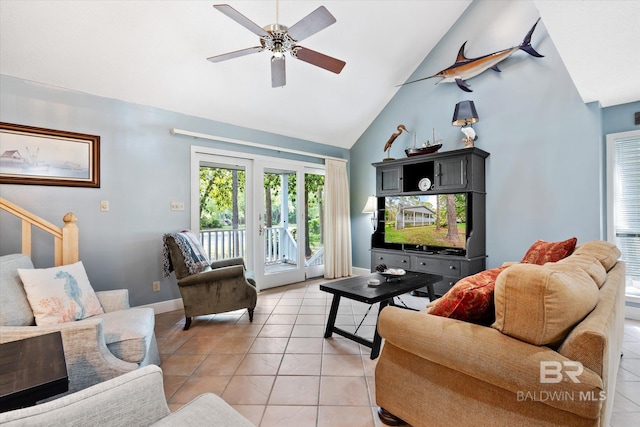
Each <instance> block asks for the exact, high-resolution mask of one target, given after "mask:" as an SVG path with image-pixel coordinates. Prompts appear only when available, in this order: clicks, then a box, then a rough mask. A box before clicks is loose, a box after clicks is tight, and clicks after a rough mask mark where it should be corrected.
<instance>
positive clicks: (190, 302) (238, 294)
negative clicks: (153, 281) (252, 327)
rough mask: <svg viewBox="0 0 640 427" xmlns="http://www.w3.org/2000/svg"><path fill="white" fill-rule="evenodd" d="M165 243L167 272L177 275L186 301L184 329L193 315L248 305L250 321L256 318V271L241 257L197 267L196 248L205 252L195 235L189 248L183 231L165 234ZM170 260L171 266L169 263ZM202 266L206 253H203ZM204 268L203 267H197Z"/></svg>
mask: <svg viewBox="0 0 640 427" xmlns="http://www.w3.org/2000/svg"><path fill="white" fill-rule="evenodd" d="M163 240H164V246H165V258H166V257H168V258H169V259H168V260H165V274H166V273H167V270H173V271H174V272H175V275H176V279H178V287H179V288H180V295H181V296H182V302H183V304H184V315H185V318H186V322H185V325H184V330H185V331H186V330H187V329H189V327H190V326H191V319H192V318H193V317H194V316H202V315H205V314H215V313H224V312H227V311H233V310H239V309H242V308H246V309H247V311H248V312H249V321H251V322H253V310H254V308H255V306H256V302H257V299H258V292H257V290H256V282H255V278H254V276H253V274H252V273H251V272H248V271H247V270H246V269H245V267H244V261H243V260H242V258H231V259H224V260H219V261H214V262H210V263H209V262H208V260H207V264H208V265H207V266H206V267H204V268H202V267H197V266H196V267H194V264H195V263H194V260H193V259H191V257H192V255H193V253H194V252H199V253H203V252H204V251H202V248H201V247H193V246H199V244H198V243H197V242H194V241H193V239H191V241H189V242H188V243H189V245H190V246H191V248H190V250H186V249H185V239H184V236H183V233H169V234H165V235H164V237H163ZM167 261H168V266H167ZM199 263H200V266H202V265H204V264H203V257H200V261H199ZM198 269H202V271H199V272H198V271H197V270H198Z"/></svg>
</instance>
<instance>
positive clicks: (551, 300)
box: [492, 263, 599, 347]
mask: <svg viewBox="0 0 640 427" xmlns="http://www.w3.org/2000/svg"><path fill="white" fill-rule="evenodd" d="M556 265H557V264H556V263H548V264H546V265H535V264H517V265H513V266H511V267H509V268H508V269H507V271H505V272H504V274H501V275H500V276H499V277H498V279H497V280H496V286H495V294H494V303H495V314H496V321H495V323H494V324H493V325H492V327H493V328H495V329H497V330H499V331H500V332H502V333H503V334H505V335H509V336H511V337H514V338H517V339H519V340H521V341H525V342H528V343H530V344H534V345H540V346H542V345H549V346H551V347H554V346H557V345H559V344H560V343H561V342H562V340H564V338H565V337H566V336H567V334H568V333H569V332H570V331H571V329H572V328H573V327H574V326H575V325H576V324H578V323H579V322H580V321H582V319H584V318H585V316H587V314H589V313H590V312H591V310H593V308H594V307H595V306H596V304H597V303H598V294H599V289H598V286H597V285H596V283H595V282H594V281H593V279H592V278H591V277H590V276H589V274H588V273H586V272H585V271H584V270H582V269H580V268H574V269H568V268H565V266H560V267H557V268H556Z"/></svg>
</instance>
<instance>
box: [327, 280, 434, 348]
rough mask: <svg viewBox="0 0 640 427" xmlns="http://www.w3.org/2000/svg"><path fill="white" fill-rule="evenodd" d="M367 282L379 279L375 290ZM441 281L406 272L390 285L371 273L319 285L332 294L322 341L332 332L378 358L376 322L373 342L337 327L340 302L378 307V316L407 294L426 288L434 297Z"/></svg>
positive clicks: (379, 338) (378, 341) (378, 336)
mask: <svg viewBox="0 0 640 427" xmlns="http://www.w3.org/2000/svg"><path fill="white" fill-rule="evenodd" d="M369 279H378V280H380V284H379V285H378V286H375V287H374V286H369V284H368V281H369ZM440 280H442V276H439V275H436V274H427V273H413V272H407V274H405V275H404V276H401V277H399V278H394V279H391V280H390V281H385V277H383V276H382V275H380V274H378V273H373V274H370V275H364V276H354V277H349V278H347V279H342V280H337V281H335V282H330V283H324V284H322V285H320V290H321V291H325V292H329V293H332V294H333V301H332V302H331V311H329V319H328V320H327V329H326V331H325V333H324V337H325V338H329V337H330V336H331V335H332V334H333V332H335V333H336V334H338V335H342V336H343V337H345V338H349V339H350V340H353V341H355V342H357V343H359V344H362V345H364V346H367V347H369V348H371V359H375V358H376V357H378V355H379V354H380V344H381V342H382V338H381V337H380V335H379V334H378V325H377V322H376V330H375V333H374V335H373V341H370V340H368V339H366V338H363V337H360V336H358V335H355V334H352V333H351V332H348V331H345V330H344V329H340V328H338V327H336V326H335V323H336V315H337V314H338V305H339V304H340V298H341V297H345V298H349V299H352V300H355V301H360V302H364V303H366V304H376V303H380V308H379V310H378V316H380V312H382V309H383V308H385V307H386V306H387V305H395V304H393V298H394V297H396V296H398V295H402V294H406V293H408V292H411V291H413V290H416V289H419V288H422V287H425V286H426V287H427V288H428V290H429V294H430V295H431V296H433V294H434V292H433V284H434V283H436V282H439V281H440Z"/></svg>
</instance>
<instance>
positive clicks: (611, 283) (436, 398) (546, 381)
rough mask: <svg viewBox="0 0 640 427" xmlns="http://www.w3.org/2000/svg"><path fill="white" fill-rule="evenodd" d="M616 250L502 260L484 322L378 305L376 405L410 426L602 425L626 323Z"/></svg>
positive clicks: (599, 247) (592, 245)
mask: <svg viewBox="0 0 640 427" xmlns="http://www.w3.org/2000/svg"><path fill="white" fill-rule="evenodd" d="M619 256H620V252H619V251H618V249H617V248H616V247H615V246H614V245H611V244H608V243H606V242H601V241H592V242H587V243H585V244H583V245H580V246H579V247H578V248H576V250H575V252H574V253H573V254H572V255H571V256H569V257H567V258H565V259H564V260H562V261H558V262H556V263H547V264H545V265H544V266H537V265H531V264H519V263H517V264H513V265H511V266H509V267H508V268H507V269H505V270H504V271H503V272H502V273H501V274H500V275H499V276H498V278H497V281H496V284H495V294H494V301H495V315H496V320H495V323H493V324H492V325H491V327H487V326H480V325H477V324H473V323H468V322H463V321H460V320H455V319H451V318H446V317H438V316H434V315H430V314H428V313H427V312H426V311H423V312H415V311H409V310H402V309H399V308H396V307H387V308H385V309H384V310H383V311H382V313H381V314H380V319H379V324H378V328H379V332H380V335H381V336H382V337H383V338H384V339H385V344H384V347H383V350H382V353H381V356H380V359H379V361H378V364H377V366H376V375H375V383H376V400H377V404H378V405H379V406H380V407H381V408H384V410H385V411H387V412H388V413H390V414H392V415H393V416H395V417H398V418H400V419H402V420H404V421H406V422H408V423H409V424H411V425H414V426H451V425H474V426H508V425H510V426H515V425H527V426H532V425H533V426H535V425H545V426H548V425H557V426H608V424H609V420H610V417H611V411H612V407H613V398H614V394H615V385H616V376H617V372H618V366H619V361H620V356H621V347H622V337H623V327H624V288H625V265H624V263H623V262H621V261H618V258H619ZM591 306H593V307H591ZM590 307H591V308H590ZM383 412H384V411H383Z"/></svg>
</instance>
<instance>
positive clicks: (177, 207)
mask: <svg viewBox="0 0 640 427" xmlns="http://www.w3.org/2000/svg"><path fill="white" fill-rule="evenodd" d="M171 210H172V211H183V210H184V202H171Z"/></svg>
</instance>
